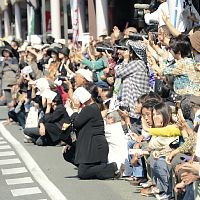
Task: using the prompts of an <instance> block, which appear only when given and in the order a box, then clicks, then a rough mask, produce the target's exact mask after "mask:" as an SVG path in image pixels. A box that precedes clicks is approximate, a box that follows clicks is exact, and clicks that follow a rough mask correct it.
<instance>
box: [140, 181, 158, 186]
mask: <svg viewBox="0 0 200 200" xmlns="http://www.w3.org/2000/svg"><path fill="white" fill-rule="evenodd" d="M140 186H142V187H143V188H148V187H151V186H155V184H154V183H153V182H152V181H150V180H149V181H147V182H143V183H140Z"/></svg>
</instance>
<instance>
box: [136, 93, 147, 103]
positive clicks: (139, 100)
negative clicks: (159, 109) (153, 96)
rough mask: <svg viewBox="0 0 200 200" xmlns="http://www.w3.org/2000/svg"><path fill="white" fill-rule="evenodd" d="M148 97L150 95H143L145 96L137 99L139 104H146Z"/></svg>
mask: <svg viewBox="0 0 200 200" xmlns="http://www.w3.org/2000/svg"><path fill="white" fill-rule="evenodd" d="M147 96H148V94H143V95H141V96H139V97H138V98H137V103H141V104H143V103H144V102H145V99H146V97H147Z"/></svg>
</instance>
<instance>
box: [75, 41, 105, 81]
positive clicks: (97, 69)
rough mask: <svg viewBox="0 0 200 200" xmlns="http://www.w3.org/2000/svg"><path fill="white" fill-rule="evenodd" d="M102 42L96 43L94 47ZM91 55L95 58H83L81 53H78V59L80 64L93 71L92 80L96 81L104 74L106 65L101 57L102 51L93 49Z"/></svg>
mask: <svg viewBox="0 0 200 200" xmlns="http://www.w3.org/2000/svg"><path fill="white" fill-rule="evenodd" d="M102 45H103V44H102V43H97V44H96V48H97V47H99V46H101V47H102ZM93 56H94V58H95V60H89V59H87V58H84V57H83V55H82V54H80V55H79V56H78V57H79V61H81V64H83V65H86V66H87V67H88V68H89V69H90V70H91V71H92V72H93V81H94V82H98V81H100V80H101V76H102V75H103V74H104V71H103V70H104V69H105V68H106V67H107V61H106V59H105V58H104V57H103V53H102V52H99V51H97V50H96V49H94V52H93Z"/></svg>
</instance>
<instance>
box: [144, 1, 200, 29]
mask: <svg viewBox="0 0 200 200" xmlns="http://www.w3.org/2000/svg"><path fill="white" fill-rule="evenodd" d="M184 2H185V1H184V0H167V1H166V2H164V3H162V4H161V5H160V6H159V7H158V9H157V10H156V11H155V12H153V13H147V14H145V16H144V19H145V23H146V24H148V25H149V24H150V21H151V20H156V21H157V22H158V27H160V26H162V25H165V23H164V21H163V19H162V11H164V12H165V13H166V15H167V16H168V18H169V20H170V22H171V23H172V24H173V26H174V27H175V28H176V29H178V30H179V31H180V32H184V31H185V30H186V28H187V29H188V30H190V29H191V28H192V27H193V23H192V21H191V20H188V15H191V14H190V11H191V12H192V13H194V15H195V16H196V18H197V19H198V20H199V22H200V16H199V14H198V12H197V10H196V9H195V8H194V6H193V5H192V3H191V1H190V0H189V3H190V4H191V6H186V7H184ZM197 24H199V23H197Z"/></svg>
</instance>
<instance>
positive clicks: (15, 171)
mask: <svg viewBox="0 0 200 200" xmlns="http://www.w3.org/2000/svg"><path fill="white" fill-rule="evenodd" d="M1 171H2V174H3V175H10V174H22V173H26V172H28V171H27V169H26V168H25V167H17V168H10V169H1Z"/></svg>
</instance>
